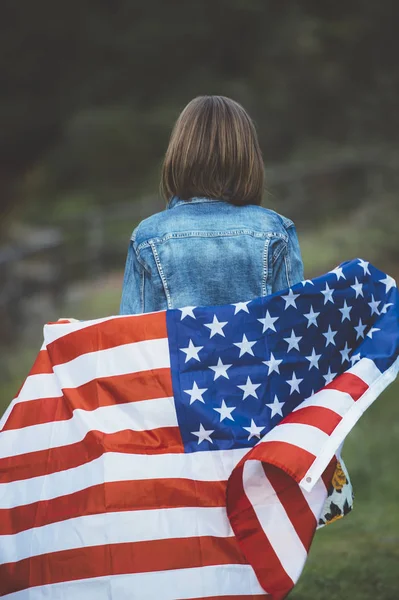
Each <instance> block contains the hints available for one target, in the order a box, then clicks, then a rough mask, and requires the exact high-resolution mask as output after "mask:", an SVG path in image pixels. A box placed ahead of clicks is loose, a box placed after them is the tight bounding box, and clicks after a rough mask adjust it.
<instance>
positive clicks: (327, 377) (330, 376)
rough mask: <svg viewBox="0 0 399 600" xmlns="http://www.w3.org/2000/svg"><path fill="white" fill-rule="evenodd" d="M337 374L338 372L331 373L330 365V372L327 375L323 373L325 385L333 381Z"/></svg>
mask: <svg viewBox="0 0 399 600" xmlns="http://www.w3.org/2000/svg"><path fill="white" fill-rule="evenodd" d="M336 375H337V374H336V373H331V367H328V373H327V374H326V375H323V377H324V379H325V385H328V384H329V383H331V382H332V381H333V379H334V377H335V376H336Z"/></svg>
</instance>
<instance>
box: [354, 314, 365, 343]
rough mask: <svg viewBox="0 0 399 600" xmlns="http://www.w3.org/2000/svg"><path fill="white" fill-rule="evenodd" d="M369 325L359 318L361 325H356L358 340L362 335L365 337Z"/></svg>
mask: <svg viewBox="0 0 399 600" xmlns="http://www.w3.org/2000/svg"><path fill="white" fill-rule="evenodd" d="M366 327H367V325H363V323H362V320H361V319H359V325H358V326H357V327H355V331H356V334H357V335H356V339H357V340H358V339H359V338H360V337H361V338H363V337H364V330H365V329H366Z"/></svg>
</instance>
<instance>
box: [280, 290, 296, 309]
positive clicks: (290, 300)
mask: <svg viewBox="0 0 399 600" xmlns="http://www.w3.org/2000/svg"><path fill="white" fill-rule="evenodd" d="M298 296H299V294H294V292H293V291H292V290H289V292H288V294H287V295H286V296H281V298H282V299H283V300H284V301H285V308H284V310H287V308H288V307H289V306H293V307H294V308H296V307H297V306H296V302H295V299H296V298H298Z"/></svg>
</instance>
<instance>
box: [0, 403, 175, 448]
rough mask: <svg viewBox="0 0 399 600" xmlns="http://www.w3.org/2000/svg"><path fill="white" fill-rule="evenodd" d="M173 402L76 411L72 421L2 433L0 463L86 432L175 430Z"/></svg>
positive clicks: (72, 441) (67, 442)
mask: <svg viewBox="0 0 399 600" xmlns="http://www.w3.org/2000/svg"><path fill="white" fill-rule="evenodd" d="M177 426H178V421H177V415H176V409H175V403H174V399H173V398H157V399H155V400H142V401H140V402H128V403H126V404H115V405H113V406H102V407H100V408H97V409H96V410H82V409H76V410H74V412H73V416H72V418H71V419H68V420H67V421H54V422H51V423H41V424H39V425H31V426H30V427H25V428H24V429H23V430H22V431H21V430H19V429H10V430H8V431H3V432H2V433H1V438H0V442H1V443H0V459H1V458H5V457H7V456H18V455H21V454H26V453H28V452H37V451H40V450H47V449H50V448H59V447H61V446H68V445H70V444H75V443H77V442H80V441H82V440H83V439H84V437H85V436H86V435H87V433H88V432H89V431H101V432H103V433H116V432H118V431H124V430H126V429H131V430H132V431H147V430H150V429H158V428H160V427H177Z"/></svg>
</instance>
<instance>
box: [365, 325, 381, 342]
mask: <svg viewBox="0 0 399 600" xmlns="http://www.w3.org/2000/svg"><path fill="white" fill-rule="evenodd" d="M376 331H381V329H379V328H378V327H372V328H371V329H370V331H368V332H367V337H369V338H371V339H373V333H375V332H376Z"/></svg>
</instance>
